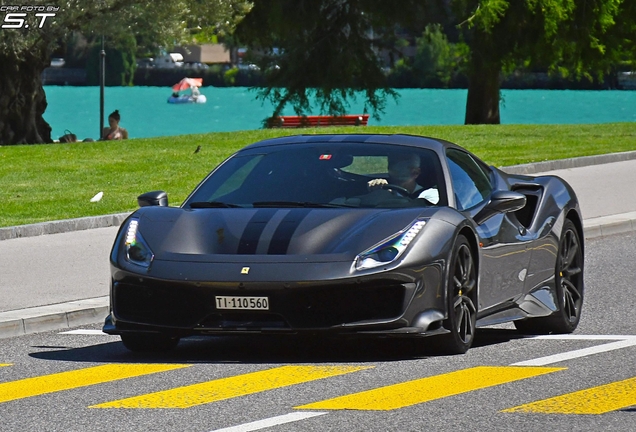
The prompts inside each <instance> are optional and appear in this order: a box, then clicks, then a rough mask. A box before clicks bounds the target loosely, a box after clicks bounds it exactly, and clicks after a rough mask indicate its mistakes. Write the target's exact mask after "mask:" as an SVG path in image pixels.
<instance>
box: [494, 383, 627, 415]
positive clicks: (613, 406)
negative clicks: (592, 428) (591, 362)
mask: <svg viewBox="0 0 636 432" xmlns="http://www.w3.org/2000/svg"><path fill="white" fill-rule="evenodd" d="M632 405H636V378H630V379H627V380H624V381H617V382H614V383H611V384H606V385H602V386H598V387H592V388H589V389H586V390H581V391H577V392H574V393H568V394H565V395H562V396H557V397H553V398H550V399H544V400H540V401H537V402H532V403H529V404H525V405H519V406H516V407H514V408H509V409H506V410H503V411H502V412H505V413H543V414H605V413H607V412H610V411H616V410H619V409H622V408H627V407H630V406H632Z"/></svg>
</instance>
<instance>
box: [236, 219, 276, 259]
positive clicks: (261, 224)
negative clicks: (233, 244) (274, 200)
mask: <svg viewBox="0 0 636 432" xmlns="http://www.w3.org/2000/svg"><path fill="white" fill-rule="evenodd" d="M277 211H278V210H277V209H273V208H264V209H260V210H258V211H257V212H256V213H254V216H252V218H251V219H250V221H249V222H248V223H247V226H246V227H245V231H243V235H242V236H241V240H240V241H239V245H238V250H237V251H236V253H237V254H239V255H254V254H255V253H256V247H257V246H258V241H259V239H260V238H261V234H263V230H264V229H265V225H267V223H268V222H269V221H270V219H272V218H273V217H274V215H275V214H276V212H277Z"/></svg>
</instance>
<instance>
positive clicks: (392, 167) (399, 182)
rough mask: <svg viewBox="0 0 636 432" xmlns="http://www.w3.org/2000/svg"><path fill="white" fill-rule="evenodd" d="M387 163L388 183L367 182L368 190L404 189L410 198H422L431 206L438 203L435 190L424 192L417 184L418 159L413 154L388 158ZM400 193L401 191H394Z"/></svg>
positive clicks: (419, 171) (376, 180)
mask: <svg viewBox="0 0 636 432" xmlns="http://www.w3.org/2000/svg"><path fill="white" fill-rule="evenodd" d="M388 159H389V161H388V172H389V179H388V181H387V180H386V179H383V178H378V179H373V180H371V181H369V183H368V185H369V190H370V191H375V190H378V189H382V188H383V186H384V189H389V190H390V186H389V187H387V186H385V185H394V186H399V187H401V188H404V189H406V191H407V192H408V193H409V196H410V197H414V198H424V199H426V200H427V201H429V202H430V203H432V204H437V203H438V202H439V193H438V191H437V189H436V188H430V189H426V190H424V189H423V188H422V186H420V185H419V184H418V183H417V178H418V177H419V176H420V173H421V170H420V157H419V156H418V155H417V154H415V153H412V154H406V155H392V156H389V158H388ZM395 192H397V193H400V192H401V191H399V190H397V191H395Z"/></svg>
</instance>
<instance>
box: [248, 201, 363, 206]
mask: <svg viewBox="0 0 636 432" xmlns="http://www.w3.org/2000/svg"><path fill="white" fill-rule="evenodd" d="M252 205H253V206H254V207H306V208H334V207H335V208H337V207H352V206H348V205H345V204H323V203H315V202H310V201H257V202H255V203H253V204H252Z"/></svg>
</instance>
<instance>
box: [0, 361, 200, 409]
mask: <svg viewBox="0 0 636 432" xmlns="http://www.w3.org/2000/svg"><path fill="white" fill-rule="evenodd" d="M188 366H191V365H184V364H109V365H103V366H95V367H90V368H84V369H78V370H73V371H69V372H60V373H56V374H51V375H43V376H39V377H34V378H26V379H22V380H19V381H12V382H7V383H0V403H2V402H8V401H12V400H16V399H23V398H28V397H32V396H39V395H43V394H46V393H55V392H59V391H63V390H71V389H74V388H78V387H87V386H90V385H94V384H101V383H105V382H110V381H117V380H120V379H125V378H132V377H137V376H141V375H148V374H153V373H157V372H165V371H169V370H173V369H180V368H184V367H188Z"/></svg>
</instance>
